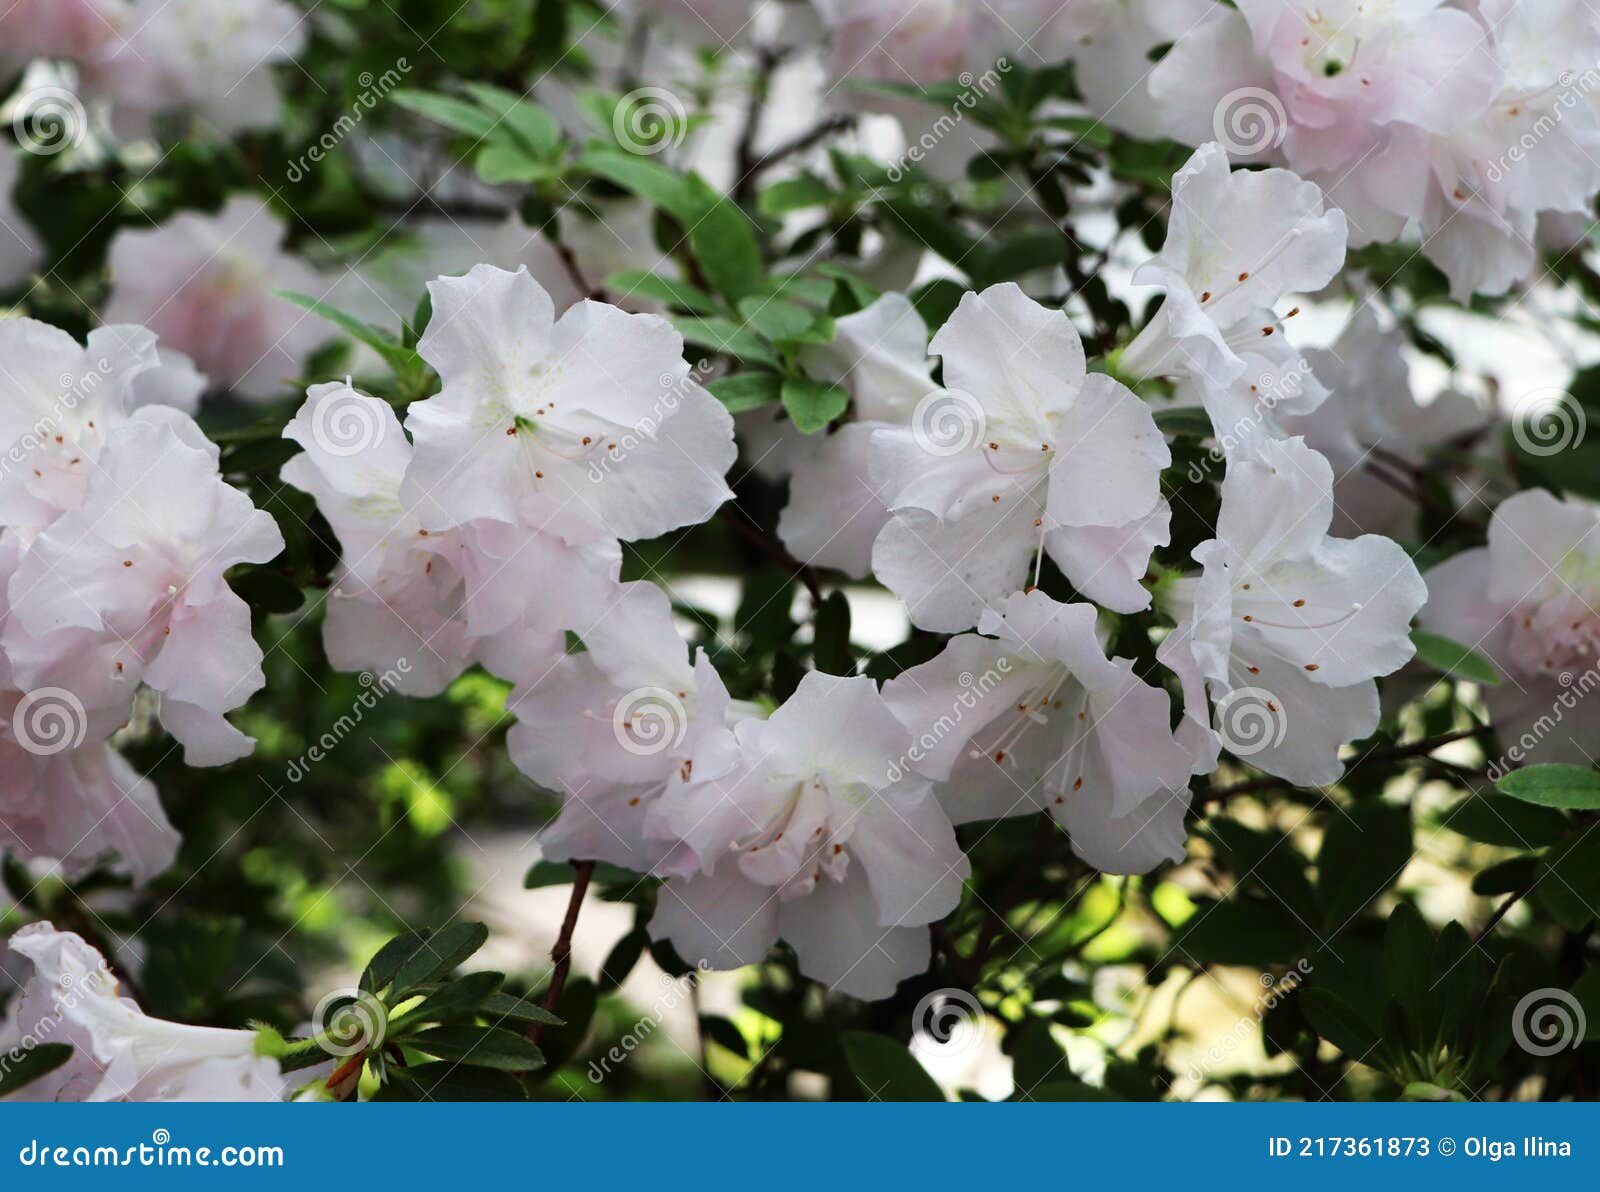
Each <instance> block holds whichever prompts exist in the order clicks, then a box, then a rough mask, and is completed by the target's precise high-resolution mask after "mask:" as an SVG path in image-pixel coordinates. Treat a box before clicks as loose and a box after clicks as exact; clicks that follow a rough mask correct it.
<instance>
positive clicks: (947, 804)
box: [884, 592, 1191, 873]
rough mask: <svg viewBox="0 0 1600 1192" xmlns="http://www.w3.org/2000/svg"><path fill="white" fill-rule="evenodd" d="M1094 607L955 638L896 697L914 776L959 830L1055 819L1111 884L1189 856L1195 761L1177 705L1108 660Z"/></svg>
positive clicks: (1119, 662) (1054, 607)
mask: <svg viewBox="0 0 1600 1192" xmlns="http://www.w3.org/2000/svg"><path fill="white" fill-rule="evenodd" d="M1095 619H1096V610H1095V609H1094V608H1093V607H1092V606H1090V605H1087V604H1070V605H1067V604H1059V603H1057V602H1056V601H1054V600H1051V599H1050V598H1049V597H1048V596H1046V595H1045V594H1044V593H1042V592H1029V593H1026V594H1024V593H1021V592H1018V593H1016V594H1014V595H1013V596H1012V597H1011V598H1010V599H1009V600H1007V601H1006V603H1005V604H1004V606H1003V607H1002V608H1001V609H1000V610H998V611H997V610H987V611H985V613H984V615H983V620H982V622H981V623H980V624H979V626H978V629H979V632H980V633H982V634H986V635H988V636H984V637H980V636H978V635H976V634H965V635H963V636H961V637H957V638H955V639H953V640H952V641H951V642H950V644H949V645H948V646H946V647H945V650H944V652H943V653H942V654H940V655H939V657H937V658H935V659H933V660H932V661H931V662H926V663H923V664H922V665H921V666H916V667H912V668H911V669H910V670H907V671H905V672H904V673H902V674H901V675H899V676H897V677H896V678H894V679H892V680H890V681H889V682H888V683H887V684H885V686H884V698H885V699H887V700H888V701H889V706H890V707H891V708H893V709H894V711H895V714H896V715H897V716H899V717H900V720H901V721H902V723H904V724H905V725H906V727H907V728H909V729H910V730H911V731H912V734H913V746H912V749H913V753H912V756H911V757H910V759H909V762H908V763H907V764H908V765H909V768H912V769H915V770H916V771H918V772H919V773H922V774H924V775H926V776H927V777H929V778H932V779H934V780H935V781H936V782H937V783H938V786H937V787H936V788H935V789H936V790H937V792H938V795H939V800H940V802H941V803H942V804H943V805H944V808H945V810H946V811H948V812H949V813H950V816H951V818H952V819H953V820H954V821H955V822H956V823H958V824H961V823H967V822H968V821H971V820H983V819H1000V818H1003V817H1006V816H1012V815H1022V814H1026V813H1028V812H1033V811H1047V812H1049V813H1050V815H1051V816H1053V817H1054V818H1055V820H1056V822H1057V823H1059V824H1061V825H1062V827H1064V828H1066V829H1067V832H1068V833H1069V835H1070V836H1071V838H1072V847H1073V850H1074V851H1075V852H1076V853H1077V854H1078V855H1079V856H1080V857H1082V858H1083V859H1084V860H1086V861H1088V862H1089V863H1090V864H1091V865H1094V866H1095V867H1096V868H1099V869H1103V870H1105V871H1107V872H1109V873H1144V872H1146V871H1148V870H1150V869H1152V868H1154V867H1155V866H1156V865H1158V864H1160V863H1161V862H1162V861H1178V860H1182V858H1183V856H1184V838H1185V833H1184V828H1183V817H1184V813H1185V812H1186V811H1187V810H1188V808H1189V790H1188V786H1189V775H1190V770H1191V757H1190V755H1189V754H1188V753H1187V752H1186V751H1185V750H1184V749H1182V748H1180V746H1179V745H1178V743H1177V742H1176V741H1174V739H1173V735H1172V730H1171V727H1170V725H1171V719H1172V706H1171V701H1170V700H1169V699H1168V698H1167V693H1166V692H1165V691H1163V690H1162V689H1161V688H1159V687H1152V686H1151V685H1150V684H1148V683H1146V682H1144V681H1143V680H1142V679H1140V678H1139V677H1138V676H1137V675H1135V674H1134V673H1133V664H1132V663H1131V662H1129V661H1128V660H1127V659H1125V658H1118V659H1115V660H1113V661H1107V659H1106V655H1105V651H1104V649H1103V648H1102V646H1101V643H1100V640H1099V637H1098V635H1097V633H1096V627H1095Z"/></svg>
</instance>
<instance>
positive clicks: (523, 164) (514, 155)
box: [473, 137, 550, 186]
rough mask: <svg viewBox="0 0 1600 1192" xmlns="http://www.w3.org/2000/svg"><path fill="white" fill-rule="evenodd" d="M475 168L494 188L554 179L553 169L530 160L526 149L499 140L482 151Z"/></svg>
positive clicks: (474, 165) (474, 160)
mask: <svg viewBox="0 0 1600 1192" xmlns="http://www.w3.org/2000/svg"><path fill="white" fill-rule="evenodd" d="M473 168H474V169H475V170H476V171H477V173H478V177H479V178H480V179H482V180H483V181H484V182H487V183H488V184H489V185H490V186H507V185H512V186H514V185H517V184H520V183H525V182H537V181H539V180H540V179H541V178H548V177H549V176H550V167H549V166H547V165H546V164H545V163H544V162H542V161H539V160H538V159H537V158H534V157H531V156H529V154H528V150H527V148H526V147H525V146H523V145H519V144H516V143H515V142H513V141H510V140H501V139H499V138H498V137H497V138H496V139H495V140H492V141H490V142H489V143H488V144H487V145H485V146H484V147H483V148H482V149H480V150H479V151H478V156H477V157H476V158H474V159H473Z"/></svg>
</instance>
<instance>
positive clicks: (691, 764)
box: [506, 582, 760, 876]
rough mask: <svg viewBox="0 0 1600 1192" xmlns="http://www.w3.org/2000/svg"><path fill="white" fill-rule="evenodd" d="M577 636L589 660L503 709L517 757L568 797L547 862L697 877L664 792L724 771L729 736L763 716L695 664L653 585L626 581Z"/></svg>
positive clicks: (569, 664) (552, 830)
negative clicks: (511, 719) (669, 819)
mask: <svg viewBox="0 0 1600 1192" xmlns="http://www.w3.org/2000/svg"><path fill="white" fill-rule="evenodd" d="M579 636H580V637H581V638H582V640H583V642H584V644H585V645H586V646H587V647H588V649H587V650H586V651H585V652H584V653H582V654H574V655H569V656H567V657H565V658H563V659H562V660H561V661H560V662H559V663H558V664H556V665H555V666H554V667H553V668H552V670H551V672H550V673H549V674H547V675H544V676H541V677H540V681H539V682H538V683H536V684H535V685H534V686H533V687H532V688H531V689H527V690H519V691H517V692H515V693H514V694H513V695H512V697H511V698H510V699H509V700H508V701H507V704H506V706H507V709H508V710H509V711H511V712H512V713H514V714H515V715H516V717H517V724H516V727H514V728H513V729H512V730H511V732H510V734H509V736H508V738H507V742H506V743H507V747H508V748H509V749H510V752H511V760H512V761H514V762H515V763H516V765H517V768H518V769H520V770H521V771H522V772H523V773H524V774H526V775H528V777H530V778H532V779H533V780H534V781H535V782H538V783H540V784H541V785H542V786H545V787H548V788H550V789H552V790H557V791H560V792H562V793H563V795H564V796H565V801H564V803H563V806H562V811H561V815H560V817H559V818H557V820H556V821H555V822H554V823H553V824H552V825H551V826H550V827H548V828H546V829H545V830H544V832H543V833H542V834H541V835H540V838H539V842H540V845H541V847H542V848H543V851H544V855H545V856H546V857H549V858H551V859H552V860H556V861H567V860H584V859H588V860H599V861H609V862H611V863H613V864H616V865H621V866H624V867H625V868H628V869H631V870H633V871H634V872H636V873H657V874H673V875H675V876H686V875H688V874H691V873H693V872H694V870H695V869H697V868H698V867H699V863H698V860H697V859H696V857H695V856H694V854H693V852H691V851H690V850H689V849H687V848H686V847H684V846H683V845H682V844H681V843H680V842H679V841H678V839H677V837H676V836H675V835H674V834H673V833H672V831H671V829H670V828H669V827H668V826H667V824H666V823H665V817H664V807H665V803H666V800H665V799H664V798H663V797H662V796H663V795H664V794H665V793H666V792H668V791H669V790H671V789H673V788H675V787H676V786H680V785H682V784H684V783H687V782H690V781H691V780H693V781H704V780H706V779H711V778H719V777H722V776H723V775H724V774H726V773H727V771H728V769H729V768H730V767H731V766H732V765H733V763H734V762H735V761H736V760H737V757H738V749H737V746H736V745H735V743H734V740H733V736H732V734H731V733H730V732H729V729H730V728H731V727H732V726H733V725H734V724H737V723H738V722H739V721H740V720H742V719H744V718H745V717H747V716H752V715H758V714H759V711H760V710H759V709H758V708H757V707H756V706H755V705H753V704H749V703H745V702H743V701H735V700H730V699H729V697H728V692H727V689H726V688H725V687H723V685H722V679H721V677H720V676H719V675H718V674H717V672H716V669H715V668H714V667H713V666H712V665H711V663H710V661H709V660H708V659H707V658H706V656H705V653H704V652H703V651H702V652H700V653H699V655H698V656H697V657H696V658H695V659H694V660H693V661H691V660H690V657H689V649H688V646H687V645H686V644H685V642H684V641H683V639H682V637H680V636H679V634H678V630H677V627H676V626H675V625H674V624H673V621H672V605H671V602H670V601H669V600H668V599H667V595H666V593H665V592H663V591H662V590H661V589H660V588H658V587H656V586H655V585H654V584H651V583H643V582H640V583H630V584H624V585H622V586H621V587H620V588H619V589H618V593H617V595H616V597H615V598H614V599H612V600H608V601H607V603H606V607H605V608H604V609H603V610H601V611H600V612H599V613H598V614H597V615H596V617H595V618H594V621H593V624H591V625H590V626H589V628H587V629H585V630H583V631H581V632H580V633H579Z"/></svg>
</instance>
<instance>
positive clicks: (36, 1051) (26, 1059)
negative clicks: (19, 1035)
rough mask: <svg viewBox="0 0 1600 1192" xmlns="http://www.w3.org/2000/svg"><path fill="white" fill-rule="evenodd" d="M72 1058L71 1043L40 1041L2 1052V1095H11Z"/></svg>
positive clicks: (0, 1082) (0, 1058)
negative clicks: (31, 1045)
mask: <svg viewBox="0 0 1600 1192" xmlns="http://www.w3.org/2000/svg"><path fill="white" fill-rule="evenodd" d="M71 1058H72V1045H71V1044H70V1043H39V1044H36V1045H35V1046H33V1047H28V1048H21V1047H19V1048H17V1049H16V1050H15V1051H8V1052H3V1053H0V1061H4V1062H3V1063H0V1097H9V1096H10V1095H11V1094H12V1093H15V1092H17V1091H19V1090H20V1089H22V1088H23V1087H24V1086H25V1085H29V1084H32V1083H33V1082H34V1081H35V1080H38V1079H39V1078H40V1077H41V1076H48V1075H49V1074H50V1073H51V1072H54V1071H55V1070H56V1069H57V1068H59V1067H61V1065H62V1064H64V1063H66V1062H67V1061H68V1060H70V1059H71Z"/></svg>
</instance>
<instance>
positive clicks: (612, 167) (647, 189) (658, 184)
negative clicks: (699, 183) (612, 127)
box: [578, 149, 699, 228]
mask: <svg viewBox="0 0 1600 1192" xmlns="http://www.w3.org/2000/svg"><path fill="white" fill-rule="evenodd" d="M578 166H579V168H581V169H584V170H587V171H588V172H589V173H591V174H594V175H595V176H597V177H600V178H604V179H605V180H606V181H607V182H610V183H613V184H615V185H617V186H620V187H622V189H623V190H625V191H628V192H629V193H630V194H634V195H637V196H638V197H639V198H641V199H644V200H645V201H646V202H647V203H653V204H654V205H655V206H657V207H660V208H661V209H662V210H663V211H665V212H667V213H668V214H669V215H671V216H673V217H674V218H675V219H676V220H677V221H678V222H679V223H680V224H682V225H683V226H684V227H685V228H689V227H692V226H693V225H694V221H695V216H696V215H697V214H699V208H698V206H697V205H696V203H695V202H694V200H693V199H692V198H691V194H690V191H689V187H688V180H687V179H686V178H685V177H684V175H682V174H679V173H677V172H676V171H674V170H669V169H668V168H667V167H666V166H664V165H660V164H659V163H657V162H654V161H651V160H650V159H649V158H647V157H639V156H637V155H635V154H632V153H624V152H623V151H622V150H620V149H589V150H587V151H586V152H585V153H584V154H583V156H582V157H580V158H579V159H578Z"/></svg>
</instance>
